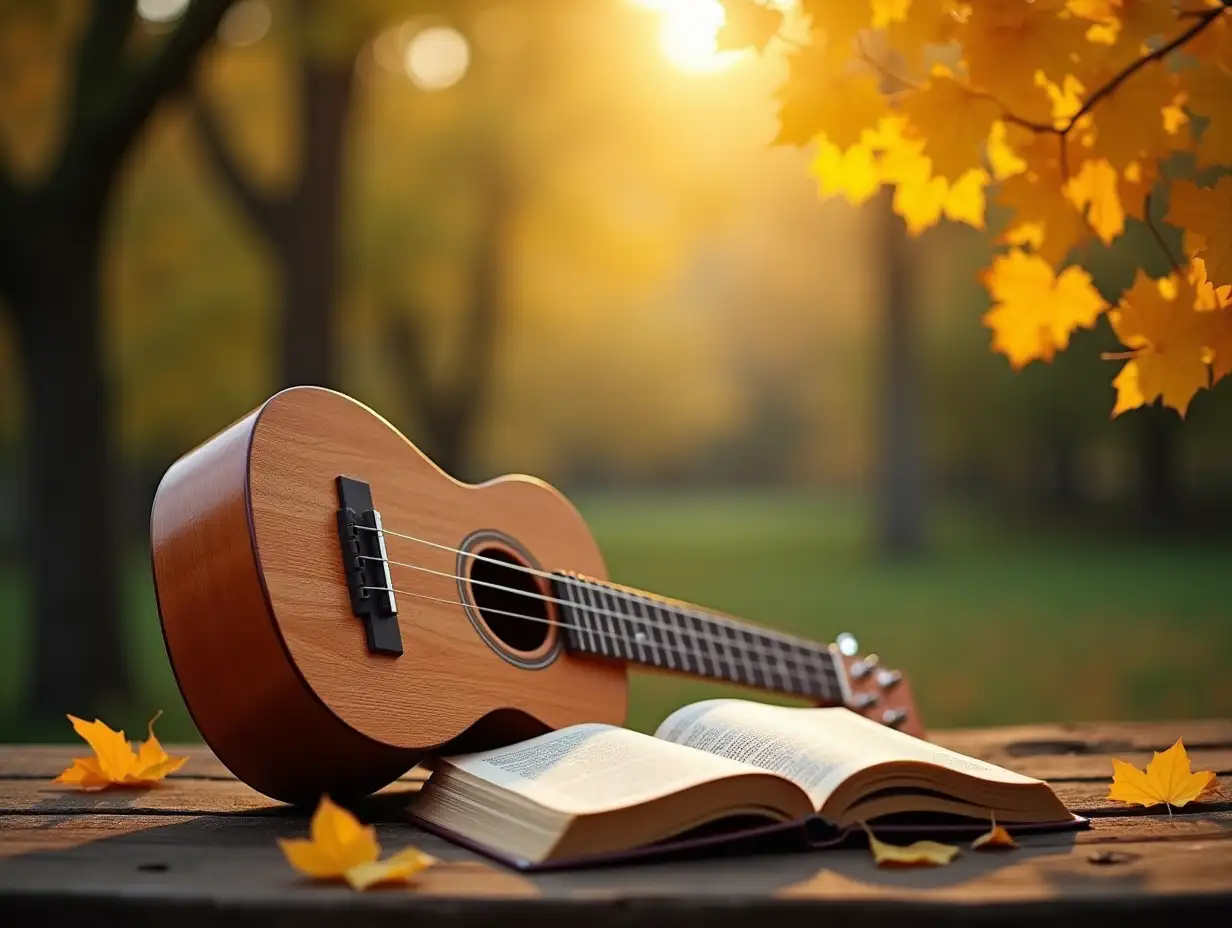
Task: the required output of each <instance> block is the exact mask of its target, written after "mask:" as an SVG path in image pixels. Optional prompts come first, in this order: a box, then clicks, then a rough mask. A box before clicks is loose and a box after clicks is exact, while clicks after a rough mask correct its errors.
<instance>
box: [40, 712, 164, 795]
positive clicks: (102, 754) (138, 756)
mask: <svg viewBox="0 0 1232 928" xmlns="http://www.w3.org/2000/svg"><path fill="white" fill-rule="evenodd" d="M160 715H162V712H161V711H159V712H158V713H157V714H156V715H155V716H154V718H152V719H150V723H149V726H148V735H149V736H148V737H147V738H146V740H145V742H144V743H143V744H142V745H141V747H140V749H139V750H138V751H136V752H134V751H133V748H132V745H130V744H129V743H128V739H127V738H125V737H124V732H122V731H115V730H113V729H111V728H109V727H108V726H107V725H106V724H104V723H103V722H100V721H99V720H98V719H95V720H94V721H93V722H87V721H85V720H84V719H79V718H77V717H76V716H74V715H70V716H68V720H69V721H70V722H71V723H72V725H73V730H74V731H75V732H77V734H79V735H80V736H81V737H82V738H83V739H84V740H85V742H86V744H88V745H89V746H90V748H91V749H92V750H93V751H94V756H93V757H77V758H74V759H73V763H72V766H70V767H68V768H67V769H65V770H64V771H63V772H61V774H60V775H59V776H58V777H56V778H55V780H54V781H53V782H55V783H63V784H66V785H69V786H80V787H81V788H82V789H107V788H108V787H113V786H119V787H138V788H144V787H149V786H154V785H155V784H156V783H158V782H159V781H160V780H162V779H163V778H164V777H166V776H167V774H169V773H174V772H175V771H176V770H179V769H180V767H182V766H183V765H184V763H185V761H187V760H188V758H187V757H169V756H168V755H167V752H166V751H164V750H163V746H162V745H161V744H159V741H158V739H157V738H155V737H154V723H155V722H156V721H158V717H159V716H160Z"/></svg>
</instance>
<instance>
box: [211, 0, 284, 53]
mask: <svg viewBox="0 0 1232 928" xmlns="http://www.w3.org/2000/svg"><path fill="white" fill-rule="evenodd" d="M273 21H274V13H273V11H272V10H271V9H270V5H269V3H267V2H266V0H240V2H239V3H237V4H236V5H235V6H233V7H231V9H229V10H227V15H225V16H224V17H223V18H222V22H221V23H219V24H218V38H219V40H220V41H221V42H222V43H223V44H224V45H230V46H233V47H236V48H242V47H243V46H245V45H253V44H254V43H256V42H260V41H261V40H262V39H263V38H265V35H266V33H268V32H269V30H270V25H271V24H272V23H273Z"/></svg>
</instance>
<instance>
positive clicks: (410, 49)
mask: <svg viewBox="0 0 1232 928" xmlns="http://www.w3.org/2000/svg"><path fill="white" fill-rule="evenodd" d="M403 61H404V63H405V65H406V73H407V75H408V76H409V77H410V78H411V80H412V81H414V82H415V85H416V86H417V87H419V88H420V89H421V90H444V89H445V88H446V87H452V86H453V85H454V84H456V83H457V82H458V81H460V80H462V76H463V75H464V74H466V69H467V68H468V67H470V63H471V48H470V45H469V44H467V41H466V38H465V36H463V35H462V33H460V32H458V30H456V29H450V28H449V27H448V26H431V27H429V28H427V29H423V30H421V31H420V32H417V33H416V34H415V36H414V38H412V39H411V41H410V42H409V43H408V44H407V46H406V55H405V57H404V59H403Z"/></svg>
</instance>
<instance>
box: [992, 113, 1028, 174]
mask: <svg viewBox="0 0 1232 928" xmlns="http://www.w3.org/2000/svg"><path fill="white" fill-rule="evenodd" d="M988 164H989V165H990V166H991V167H992V176H993V177H995V178H996V179H997V180H1005V179H1006V178H1007V177H1013V176H1014V175H1016V174H1021V173H1022V172H1023V171H1025V170H1026V169H1027V162H1026V159H1025V158H1020V157H1019V156H1018V153H1017V152H1016V151H1015V150H1014V144H1013V141H1012V139H1011V138H1010V130H1009V126H1007V125H1006V124H1005V123H1004V122H1002V121H1001V120H997V121H996V122H994V123H993V124H992V131H991V132H989V134H988Z"/></svg>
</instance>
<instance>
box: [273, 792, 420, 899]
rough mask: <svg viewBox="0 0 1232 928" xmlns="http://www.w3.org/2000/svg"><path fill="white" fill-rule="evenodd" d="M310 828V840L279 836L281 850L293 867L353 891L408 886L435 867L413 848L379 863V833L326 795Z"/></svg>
mask: <svg viewBox="0 0 1232 928" xmlns="http://www.w3.org/2000/svg"><path fill="white" fill-rule="evenodd" d="M309 827H310V834H311V837H310V838H279V839H278V846H279V847H280V848H282V852H283V854H285V855H286V858H287V862H288V863H289V864H290V865H291V866H292V867H294V868H295V869H296V870H298V871H299V872H300V873H302V874H304V875H305V876H310V877H312V878H313V879H316V880H337V879H343V880H346V882H347V883H348V884H349V885H350V887H351V888H352V889H357V890H364V889H367V888H368V887H369V886H375V885H376V884H378V883H395V882H400V883H409V882H410V881H411V880H412V879H414V877H415V876H416V875H417V874H419V873H420V872H422V871H423V870H426V869H427V868H428V867H430V866H432V865H433V864H434V863H436V858H434V857H432V856H431V855H429V854H425V853H424V852H423V851H420V850H418V849H417V848H413V847H408V848H406V849H405V850H403V851H399V852H398V853H397V854H394V855H393V856H392V857H389V858H387V859H386V860H383V861H382V860H378V858H379V857H380V856H381V846H380V844H379V843H378V842H377V840H376V829H374V828H373V827H372V826H371V825H361V824H360V823H359V820H358V819H357V818H356V817H355V816H354V815H352V814H351V813H350V812H348V811H347V810H346V809H344V808H342V807H341V806H339V805H336V804H335V803H334V802H333V801H331V800H330V798H329V797H328V796H322V797H321V801H320V803H319V804H318V805H317V809H316V811H315V812H314V813H313V814H312V823H311V825H310V826H309Z"/></svg>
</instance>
